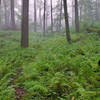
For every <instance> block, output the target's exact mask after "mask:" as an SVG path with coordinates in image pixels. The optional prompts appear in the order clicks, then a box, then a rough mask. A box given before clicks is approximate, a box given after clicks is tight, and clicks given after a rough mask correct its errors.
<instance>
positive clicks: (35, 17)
mask: <svg viewBox="0 0 100 100" xmlns="http://www.w3.org/2000/svg"><path fill="white" fill-rule="evenodd" d="M36 1H37V0H34V32H36V31H37V11H36V4H37V3H36Z"/></svg>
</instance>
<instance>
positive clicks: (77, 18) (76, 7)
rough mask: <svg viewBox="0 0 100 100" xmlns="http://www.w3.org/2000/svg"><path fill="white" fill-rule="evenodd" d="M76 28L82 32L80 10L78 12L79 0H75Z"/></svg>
mask: <svg viewBox="0 0 100 100" xmlns="http://www.w3.org/2000/svg"><path fill="white" fill-rule="evenodd" d="M75 28H76V32H78V33H79V32H80V25H79V12H78V1H77V0H75Z"/></svg>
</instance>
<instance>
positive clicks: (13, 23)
mask: <svg viewBox="0 0 100 100" xmlns="http://www.w3.org/2000/svg"><path fill="white" fill-rule="evenodd" d="M10 2H11V28H12V30H15V29H16V25H15V12H14V0H11V1H10Z"/></svg>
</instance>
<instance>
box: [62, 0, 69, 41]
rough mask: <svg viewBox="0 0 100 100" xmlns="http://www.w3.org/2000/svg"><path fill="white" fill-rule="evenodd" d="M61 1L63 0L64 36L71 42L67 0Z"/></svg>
mask: <svg viewBox="0 0 100 100" xmlns="http://www.w3.org/2000/svg"><path fill="white" fill-rule="evenodd" d="M63 2H64V14H65V29H66V38H67V41H68V42H71V37H70V29H69V21H68V10H67V0H63Z"/></svg>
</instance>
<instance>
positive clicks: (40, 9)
mask: <svg viewBox="0 0 100 100" xmlns="http://www.w3.org/2000/svg"><path fill="white" fill-rule="evenodd" d="M41 11H42V8H41V7H40V8H39V17H40V28H41V29H42V16H41Z"/></svg>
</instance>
